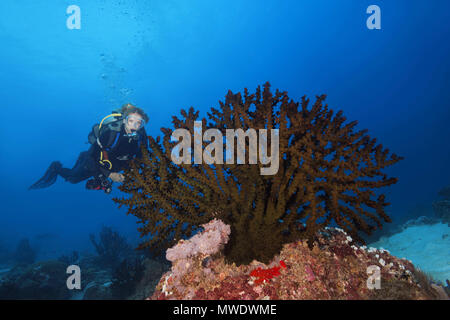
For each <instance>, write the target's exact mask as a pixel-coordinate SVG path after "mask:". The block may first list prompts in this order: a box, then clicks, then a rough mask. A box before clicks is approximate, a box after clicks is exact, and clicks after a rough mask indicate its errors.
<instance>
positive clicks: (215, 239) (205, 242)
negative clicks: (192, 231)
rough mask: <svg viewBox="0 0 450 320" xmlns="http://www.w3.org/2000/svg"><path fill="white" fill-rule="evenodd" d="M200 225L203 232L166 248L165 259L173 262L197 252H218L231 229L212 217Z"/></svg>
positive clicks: (208, 253) (207, 253) (226, 240)
mask: <svg viewBox="0 0 450 320" xmlns="http://www.w3.org/2000/svg"><path fill="white" fill-rule="evenodd" d="M202 227H203V228H204V229H205V230H204V231H203V232H201V233H198V234H196V235H195V236H193V237H192V238H190V239H189V240H186V241H183V240H182V241H180V242H178V244H176V245H175V246H174V247H172V248H169V249H167V251H166V259H167V260H169V261H172V262H174V261H176V260H180V259H186V258H188V257H192V256H195V255H197V254H204V255H211V254H214V253H216V252H219V251H220V249H221V248H222V246H223V245H225V244H226V243H227V242H228V237H229V235H230V233H231V229H230V226H229V225H226V224H225V223H223V222H222V221H221V220H218V219H213V220H211V221H210V222H208V223H206V224H203V225H202Z"/></svg>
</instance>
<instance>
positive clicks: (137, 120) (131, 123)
mask: <svg viewBox="0 0 450 320" xmlns="http://www.w3.org/2000/svg"><path fill="white" fill-rule="evenodd" d="M124 122H125V130H126V131H127V132H128V133H131V132H134V131H136V130H139V129H140V128H142V126H143V125H144V119H142V117H141V115H140V114H138V113H131V114H129V115H128V116H127V117H126V119H125V120H124Z"/></svg>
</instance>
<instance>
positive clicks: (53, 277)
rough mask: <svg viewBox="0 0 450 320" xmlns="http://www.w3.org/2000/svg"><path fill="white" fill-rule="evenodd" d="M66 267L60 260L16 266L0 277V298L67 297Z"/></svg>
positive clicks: (68, 295)
mask: <svg viewBox="0 0 450 320" xmlns="http://www.w3.org/2000/svg"><path fill="white" fill-rule="evenodd" d="M66 267H67V266H66V265H65V264H64V263H62V262H60V261H44V262H36V263H34V264H30V265H26V266H25V265H19V266H16V267H15V268H13V269H12V270H11V271H9V272H8V273H7V274H6V275H5V276H4V277H2V279H0V299H68V298H69V297H70V294H71V292H70V290H68V289H67V287H66V280H67V274H66Z"/></svg>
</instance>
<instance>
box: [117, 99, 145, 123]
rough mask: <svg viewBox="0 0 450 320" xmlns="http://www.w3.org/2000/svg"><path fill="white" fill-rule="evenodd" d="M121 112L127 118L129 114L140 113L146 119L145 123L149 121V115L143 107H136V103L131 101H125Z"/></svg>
mask: <svg viewBox="0 0 450 320" xmlns="http://www.w3.org/2000/svg"><path fill="white" fill-rule="evenodd" d="M120 113H122V114H123V117H124V118H125V117H126V116H128V115H129V114H132V113H137V114H139V115H140V116H141V117H142V118H143V119H144V121H145V123H148V120H149V118H148V115H147V114H146V113H145V112H144V110H142V109H141V108H138V107H136V106H135V105H132V104H131V103H125V104H124V105H123V106H122V109H121V110H120Z"/></svg>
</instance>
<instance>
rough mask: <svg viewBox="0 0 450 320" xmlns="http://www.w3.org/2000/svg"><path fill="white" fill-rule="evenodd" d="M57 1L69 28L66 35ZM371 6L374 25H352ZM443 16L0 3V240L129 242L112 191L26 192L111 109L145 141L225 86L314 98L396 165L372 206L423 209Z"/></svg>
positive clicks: (428, 188) (441, 142) (431, 192)
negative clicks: (104, 235) (125, 111)
mask: <svg viewBox="0 0 450 320" xmlns="http://www.w3.org/2000/svg"><path fill="white" fill-rule="evenodd" d="M72 4H76V5H78V6H79V7H80V8H81V29H80V30H69V29H68V28H67V27H66V19H67V17H68V15H67V14H66V8H67V7H68V6H69V5H72ZM371 4H377V5H378V6H380V8H381V13H382V15H381V17H382V20H381V21H382V25H381V26H382V29H381V30H368V29H367V27H366V19H367V17H368V15H367V14H366V8H367V7H368V6H369V5H371ZM449 12H450V2H449V1H446V0H441V1H440V0H434V1H428V2H424V1H412V0H396V1H380V0H374V1H372V0H371V1H364V0H362V1H353V0H342V1H335V0H310V1H242V0H239V1H236V0H227V1H170V0H157V1H153V0H152V1H148V0H139V1H138V0H135V1H131V0H130V1H125V0H124V1H117V0H114V1H111V0H103V1H101V0H96V1H93V0H76V1H55V0H52V1H49V0H45V1H44V0H40V1H36V0H34V1H31V0H22V1H12V0H3V1H1V2H0V43H1V47H0V48H1V49H0V84H1V86H0V98H1V100H0V101H1V110H2V121H1V126H0V137H1V139H0V141H1V143H0V150H1V158H0V177H1V179H0V194H1V207H0V208H1V209H0V242H1V243H3V244H5V245H6V246H8V247H10V248H13V247H14V246H15V245H16V244H17V242H18V240H20V239H21V238H24V237H28V238H30V239H31V242H32V243H34V244H35V245H39V243H38V242H39V241H40V242H41V244H40V246H41V255H42V256H44V255H45V254H46V255H51V254H55V255H58V254H59V253H61V252H66V251H70V250H72V249H76V250H80V251H83V250H86V251H92V246H91V245H90V243H89V239H88V234H89V233H96V232H98V231H99V230H100V228H101V226H103V225H107V226H112V227H114V228H116V229H117V230H119V231H120V232H121V233H122V234H124V235H126V236H127V237H128V239H129V240H130V241H131V242H133V241H134V242H136V243H137V242H138V233H137V231H136V218H135V217H134V216H127V215H126V214H125V209H118V208H117V205H116V204H115V203H114V202H113V201H111V197H112V196H121V194H120V192H119V191H118V190H114V191H113V193H112V195H105V194H104V193H102V192H94V191H87V190H85V189H84V183H80V184H74V185H72V184H69V183H65V182H64V181H63V179H61V178H59V180H58V181H57V183H56V184H55V185H53V186H52V187H50V188H49V189H43V190H36V191H27V187H28V186H29V185H30V184H32V183H33V182H34V181H36V179H38V178H39V177H40V176H41V175H42V174H43V173H44V171H45V169H46V168H47V167H48V165H49V164H50V162H52V161H54V160H59V161H61V162H62V163H63V165H64V166H66V167H72V165H73V164H74V162H75V160H76V159H77V156H78V154H79V152H80V151H83V150H86V149H87V147H88V145H87V144H86V141H87V134H88V132H89V130H90V129H91V126H92V125H93V124H94V123H95V122H98V121H99V119H101V118H102V117H104V116H105V115H107V114H109V112H110V111H111V110H112V109H114V108H117V107H119V106H121V105H122V104H123V103H126V102H131V103H134V104H136V105H137V106H139V107H141V108H143V109H144V110H145V111H146V112H147V113H148V114H149V116H150V122H149V124H148V125H147V126H146V130H147V133H148V134H149V135H153V136H155V135H158V134H159V133H160V131H159V129H160V127H167V126H170V125H171V117H172V115H179V111H180V109H181V108H185V109H187V108H189V107H190V106H194V107H195V108H196V109H198V110H200V111H201V113H202V114H201V115H202V116H206V112H207V111H208V110H209V109H210V108H211V107H216V108H217V107H219V104H218V101H219V100H222V101H223V100H224V97H225V94H226V93H227V91H228V90H229V89H230V90H232V91H233V92H237V91H243V89H244V88H248V89H249V90H250V92H253V91H254V90H255V88H256V87H257V86H258V85H262V84H263V83H264V82H266V81H269V82H270V83H271V85H272V88H273V90H275V89H276V88H278V89H280V90H286V91H288V93H289V96H290V97H291V98H293V99H294V100H299V99H300V98H301V97H302V96H303V95H305V94H306V95H307V96H309V97H310V98H311V99H312V100H314V97H315V95H318V94H323V93H324V94H327V96H328V97H327V100H326V102H327V103H328V105H329V107H330V108H332V109H335V110H339V109H343V110H344V115H345V116H346V117H347V119H349V120H350V121H352V120H358V122H359V126H358V128H360V129H363V128H367V129H368V130H369V135H370V136H371V137H376V138H377V139H378V142H380V143H382V144H383V146H384V147H387V148H389V149H390V150H391V151H392V152H395V153H396V154H398V155H400V156H403V157H405V160H403V161H401V162H399V163H397V164H396V165H394V166H392V167H390V168H389V169H388V170H386V172H387V173H388V174H389V175H392V176H396V177H398V178H399V182H398V183H397V184H395V185H393V186H391V187H389V188H388V189H386V190H384V192H385V193H386V194H387V201H388V202H390V203H391V206H390V207H389V208H388V210H387V211H388V213H389V214H390V215H391V216H392V217H394V218H396V219H400V218H401V217H406V216H407V215H408V214H409V213H410V212H411V211H412V210H414V208H416V207H417V206H421V207H422V208H424V212H423V214H425V215H426V214H430V212H431V202H432V201H433V200H434V199H435V198H436V196H437V192H438V191H439V190H440V189H441V188H442V187H444V186H447V185H449V184H450V167H449V163H450V148H449V138H450V126H449V120H450V106H449V101H450V90H449V88H450V79H449V76H450V59H449V57H450V41H448V39H449V36H450V24H449V23H448V19H449ZM427 210H429V211H427ZM40 234H50V235H51V236H49V237H40V238H39V239H38V238H36V236H37V235H40ZM33 239H34V240H33ZM45 241H47V242H46V243H44V242H45ZM50 248H51V249H50Z"/></svg>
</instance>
